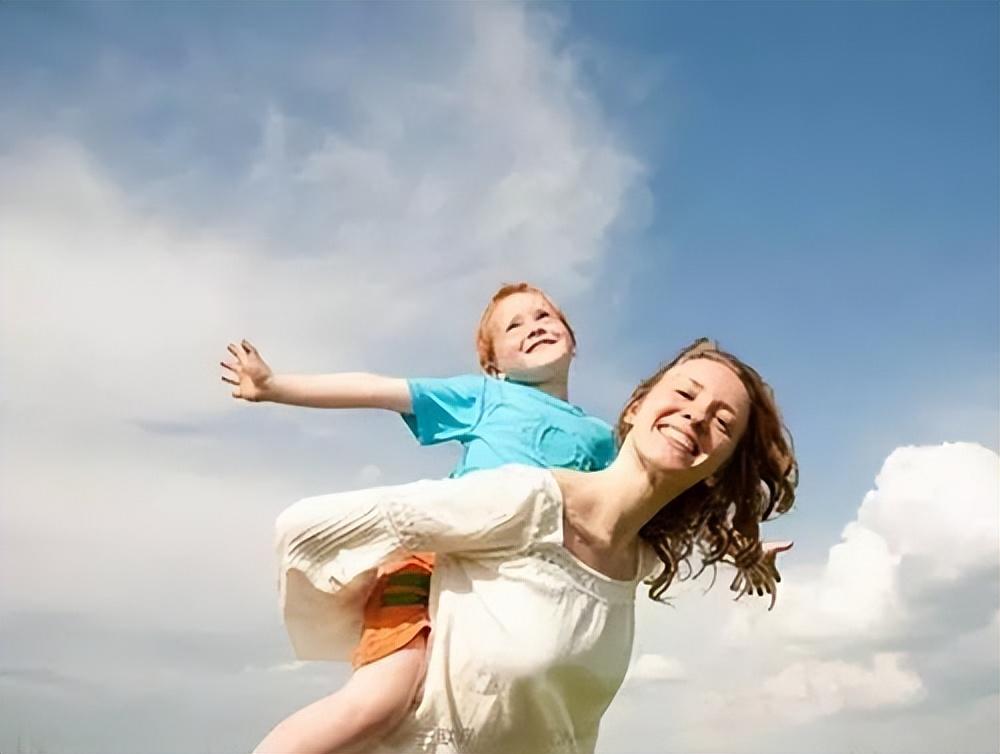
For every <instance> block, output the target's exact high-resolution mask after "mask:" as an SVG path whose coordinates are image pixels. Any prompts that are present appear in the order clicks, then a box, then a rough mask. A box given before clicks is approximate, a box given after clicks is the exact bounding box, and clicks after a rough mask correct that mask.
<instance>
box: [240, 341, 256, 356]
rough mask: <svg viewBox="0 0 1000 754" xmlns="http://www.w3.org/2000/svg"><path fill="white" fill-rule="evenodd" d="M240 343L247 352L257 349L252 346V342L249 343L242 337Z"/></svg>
mask: <svg viewBox="0 0 1000 754" xmlns="http://www.w3.org/2000/svg"><path fill="white" fill-rule="evenodd" d="M240 345H241V346H243V348H245V349H246V352H247V353H253V352H254V351H256V350H257V349H256V348H254V347H253V343H251V342H250V341H249V340H247V339H246V338H244V339H243V340H242V341H240Z"/></svg>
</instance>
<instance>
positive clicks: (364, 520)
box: [277, 466, 562, 659]
mask: <svg viewBox="0 0 1000 754" xmlns="http://www.w3.org/2000/svg"><path fill="white" fill-rule="evenodd" d="M554 484H555V482H554V481H553V480H552V478H551V476H550V475H549V474H548V472H545V471H542V470H540V469H534V468H528V467H523V466H505V467H503V468H500V469H494V470H490V471H481V472H476V473H473V474H468V475H466V476H464V477H461V478H459V479H443V480H435V481H423V482H414V483H412V484H405V485H400V486H397V487H380V488H376V489H368V490H358V491H356V492H346V493H341V494H336V495H323V496H320V497H312V498H306V499H305V500H302V501H300V502H298V503H296V504H295V505H293V506H291V507H290V508H289V509H288V510H286V511H285V512H284V513H282V514H281V516H279V518H278V522H277V535H278V537H277V546H278V556H279V561H280V573H279V577H280V592H281V603H282V611H283V613H284V617H285V624H286V627H287V628H288V632H289V635H290V636H291V639H292V644H293V645H294V646H295V650H296V653H297V654H298V656H299V657H300V658H301V659H342V658H344V657H346V656H348V654H349V652H350V650H351V648H352V647H353V644H354V643H355V642H356V641H357V631H358V630H360V625H361V613H362V610H363V606H364V601H365V598H366V596H367V593H368V589H369V588H370V585H371V584H370V579H371V575H372V573H373V572H374V570H375V569H376V568H378V567H379V566H380V565H383V564H385V563H388V562H391V561H393V560H396V559H398V558H399V557H400V556H403V555H406V554H407V553H414V552H434V553H461V554H463V555H466V556H469V557H487V558H496V557H504V556H508V555H513V554H514V553H516V552H519V551H521V550H523V549H524V548H525V547H526V546H528V544H529V543H531V542H538V541H547V542H558V543H561V542H562V515H561V510H562V508H561V505H560V504H559V501H558V500H559V499H558V497H557V496H556V495H554V494H553V487H552V486H551V485H554Z"/></svg>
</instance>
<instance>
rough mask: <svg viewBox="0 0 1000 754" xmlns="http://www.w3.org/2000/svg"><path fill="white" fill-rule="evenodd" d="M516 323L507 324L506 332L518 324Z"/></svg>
mask: <svg viewBox="0 0 1000 754" xmlns="http://www.w3.org/2000/svg"><path fill="white" fill-rule="evenodd" d="M518 324H519V323H518V322H511V323H510V324H509V325H507V332H510V331H511V330H513V329H514V328H515V327H517V326H518Z"/></svg>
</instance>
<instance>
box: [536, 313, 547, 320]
mask: <svg viewBox="0 0 1000 754" xmlns="http://www.w3.org/2000/svg"><path fill="white" fill-rule="evenodd" d="M547 316H549V313H548V312H538V314H537V315H536V316H535V319H545V318H546V317H547Z"/></svg>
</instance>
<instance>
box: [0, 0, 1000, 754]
mask: <svg viewBox="0 0 1000 754" xmlns="http://www.w3.org/2000/svg"><path fill="white" fill-rule="evenodd" d="M998 16H1000V13H998V7H997V6H996V4H993V3H986V2H963V3H936V2H921V3H916V2H894V3H888V2H885V3H875V2H873V3H847V2H842V3H758V2H745V3H684V2H676V3H611V2H589V3H550V4H548V3H547V4H535V3H528V4H522V3H487V2H481V3H446V2H438V3H328V4H320V3H308V4H307V3H301V4H277V3H254V4H232V3H96V2H95V3H86V4H84V3H28V2H21V3H17V2H6V3H2V4H0V90H2V91H3V97H2V98H0V315H2V316H0V384H2V385H3V391H2V398H0V447H2V454H0V495H2V497H0V571H2V572H3V573H4V574H5V577H4V578H3V579H0V751H4V752H10V751H15V750H17V747H20V749H21V750H22V751H25V752H29V751H43V750H44V751H45V752H48V753H49V754H57V753H59V752H111V753H114V752H136V751H142V752H187V751H190V752H195V751H198V752H204V751H214V752H234V751H240V750H249V749H250V748H252V746H253V745H254V743H255V742H256V741H257V740H259V738H260V737H261V736H262V735H263V733H264V732H265V731H266V730H267V728H268V727H270V725H272V724H273V723H274V722H276V721H277V720H278V719H279V718H280V717H282V716H283V715H284V714H287V713H288V712H290V711H291V710H292V709H294V708H296V707H297V706H299V705H301V704H303V703H305V702H307V701H310V700H312V699H314V698H317V697H318V696H320V695H323V694H325V693H329V692H330V691H332V690H334V689H335V688H337V686H338V685H339V684H340V683H341V682H342V681H343V680H344V678H346V675H347V668H346V666H343V665H339V664H336V665H324V664H297V663H293V656H292V653H291V649H290V647H289V646H288V643H287V640H286V638H285V635H284V631H283V628H282V626H281V624H280V621H279V618H278V615H277V609H276V606H275V605H276V601H275V594H274V584H275V574H274V561H273V554H272V551H271V536H272V524H273V520H274V517H275V515H276V514H277V513H278V512H279V511H280V510H282V509H283V508H284V507H285V506H286V505H288V504H290V503H291V502H293V501H294V500H296V499H298V498H301V497H303V496H305V495H308V494H315V493H318V492H324V491H336V490H342V489H348V488H352V487H358V486H363V485H370V484H376V483H379V484H380V483H393V482H403V481H407V480H411V479H416V478H420V477H435V476H442V475H444V474H446V473H447V472H448V470H449V469H450V466H451V464H452V463H453V462H454V459H455V456H456V452H457V451H456V449H454V448H435V449H422V448H419V447H417V446H416V444H415V443H414V442H413V441H412V438H410V437H409V435H408V433H407V432H406V430H405V427H404V426H403V424H402V422H400V421H399V420H398V418H395V417H392V416H391V415H388V414H386V415H374V416H373V415H370V414H365V413H360V412H346V413H342V414H341V413H333V412H323V411H315V410H313V411H309V410H304V409H295V408H289V407H282V406H272V405H252V406H251V405H246V404H237V403H235V402H234V401H232V400H231V399H230V398H229V397H228V391H227V390H226V389H225V386H224V385H222V383H221V382H219V380H218V368H217V366H216V365H217V363H218V361H219V359H220V358H222V357H223V356H224V355H225V352H224V347H225V344H226V343H227V342H228V341H230V340H233V339H236V338H239V337H249V338H251V339H252V340H254V342H255V343H256V344H257V345H258V347H259V348H260V350H261V351H262V353H263V354H264V356H265V357H266V358H268V359H269V361H271V363H272V364H273V365H274V366H275V368H277V369H279V370H286V371H337V370H346V371H355V370H370V371H377V372H383V373H387V374H394V375H400V376H440V375H448V374H457V373H462V372H469V371H474V370H475V369H476V358H475V353H474V349H473V343H472V333H473V330H474V327H475V324H476V322H477V321H478V317H479V313H480V311H481V309H482V307H483V305H484V303H485V301H486V299H487V298H488V296H489V295H490V294H491V293H492V291H493V290H494V289H495V288H496V287H497V286H498V285H499V284H500V283H502V282H507V281H512V280H521V279H526V280H530V281H533V282H535V283H536V284H538V285H541V286H543V287H544V288H546V289H547V290H549V291H550V292H551V293H552V294H553V296H554V297H555V298H556V300H557V301H559V303H560V304H561V305H562V306H563V307H564V309H565V310H566V312H567V314H568V316H569V317H570V320H571V321H572V323H573V326H574V328H575V330H576V332H577V334H578V336H579V341H580V348H579V356H578V359H577V363H576V364H575V366H574V371H573V374H572V378H571V384H570V393H571V396H570V397H571V400H573V401H574V402H575V403H577V404H579V405H581V406H583V407H584V408H586V409H587V410H589V411H590V412H591V413H594V414H596V415H598V416H601V417H603V418H605V419H608V420H612V419H613V418H614V417H615V415H616V414H617V411H618V409H619V407H620V404H621V403H622V402H623V401H624V399H625V398H626V397H627V396H628V394H629V392H630V391H631V388H632V386H633V385H634V384H635V383H636V382H637V381H638V380H639V379H641V378H642V377H644V376H646V374H648V373H649V372H651V371H652V370H653V369H654V368H655V367H656V366H657V365H658V364H659V363H660V362H661V361H663V360H666V359H668V358H670V357H671V356H672V355H673V354H674V353H675V352H676V350H677V349H679V348H680V347H682V346H683V345H685V344H687V343H688V342H690V341H691V340H693V339H694V338H696V337H698V336H702V335H708V336H710V337H713V338H716V339H718V340H719V341H720V342H721V343H722V345H723V346H725V347H726V348H728V349H729V350H732V351H734V352H736V353H737V354H739V355H741V356H742V357H744V358H745V359H746V360H747V361H749V362H750V363H752V364H753V365H754V366H756V367H757V368H758V369H759V371H760V372H761V373H762V374H763V375H764V376H765V377H766V378H767V379H768V380H769V381H770V382H771V383H772V385H773V386H774V388H775V391H776V393H777V396H778V399H779V402H780V404H781V406H782V408H783V410H784V413H785V417H786V419H787V422H788V424H789V426H790V427H791V430H792V433H793V435H794V438H795V442H796V447H797V450H798V456H799V461H800V464H801V470H802V483H801V485H800V490H799V498H798V504H797V507H796V509H795V510H794V511H793V512H792V513H790V514H789V515H787V516H785V517H784V518H783V519H781V520H779V521H776V522H774V523H773V524H770V525H769V526H768V527H767V528H768V531H766V534H767V536H768V537H770V538H790V539H794V540H795V542H796V545H795V548H794V549H793V550H792V551H791V552H790V553H788V554H787V555H786V556H783V557H784V558H785V559H784V560H783V561H782V572H783V574H784V578H783V581H782V592H781V593H780V596H779V601H778V606H777V607H776V608H775V610H774V611H773V612H771V613H767V612H766V609H765V608H766V604H764V602H763V601H757V602H753V601H750V600H743V601H741V602H740V603H737V604H735V605H734V604H732V603H731V602H730V600H729V598H728V596H727V592H726V590H725V584H726V583H728V580H727V579H725V578H724V577H723V576H722V575H720V578H719V584H718V586H717V587H716V588H715V589H714V590H713V591H711V592H709V593H708V594H707V595H703V594H702V592H703V591H704V586H707V583H706V584H698V583H696V584H694V585H689V586H684V587H681V588H679V589H678V590H677V592H676V596H675V599H674V602H673V606H672V607H663V606H659V605H654V604H652V603H651V602H649V600H647V599H646V598H645V597H644V596H641V597H640V600H639V609H638V614H639V631H638V637H637V642H636V650H635V662H634V666H633V670H632V674H631V676H630V678H629V680H628V682H627V684H626V686H625V688H624V689H623V690H622V692H621V694H620V696H619V697H618V699H617V700H616V702H615V704H614V705H613V706H612V709H611V710H610V711H609V713H608V716H607V718H606V720H605V725H604V727H603V729H602V738H601V744H600V751H601V752H602V754H612V753H616V752H642V751H650V752H653V751H656V752H659V751H675V752H764V751H767V752H781V751H789V752H791V751H811V752H843V751H857V752H914V751H925V752H939V751H945V750H948V751H956V750H961V751H969V752H980V751H982V752H995V751H996V750H997V749H998V747H1000V738H998V736H1000V733H998V731H1000V712H998V710H1000V659H998V644H1000V619H998V612H1000V598H998V593H1000V592H998V586H1000V585H998V570H1000V569H998V565H1000V562H998V560H1000V558H998V552H1000V541H998V536H1000V522H998V509H1000V500H998V486H1000V482H998V477H997V475H998V461H997V455H996V452H997V448H998V426H1000V409H998V391H1000V385H998V375H1000V314H998V308H1000V251H998V235H1000V223H998V212H997V208H998V206H1000V189H998V184H1000V176H998V165H1000V150H998V138H997V135H998V132H1000V131H998V127H1000V119H998V92H1000V81H998V77H1000V74H998V72H1000V57H998V48H1000V43H998V34H997V29H998V21H1000V18H998Z"/></svg>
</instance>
